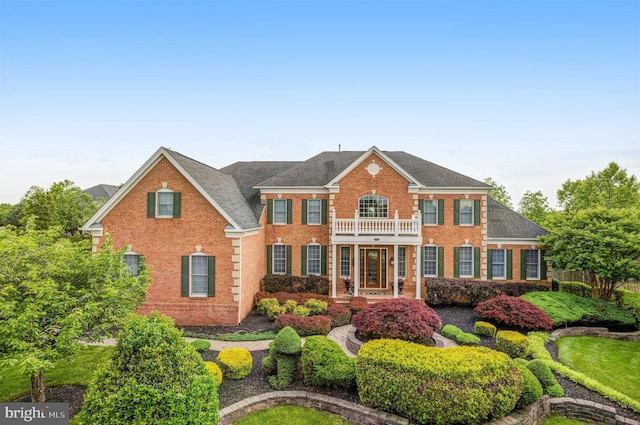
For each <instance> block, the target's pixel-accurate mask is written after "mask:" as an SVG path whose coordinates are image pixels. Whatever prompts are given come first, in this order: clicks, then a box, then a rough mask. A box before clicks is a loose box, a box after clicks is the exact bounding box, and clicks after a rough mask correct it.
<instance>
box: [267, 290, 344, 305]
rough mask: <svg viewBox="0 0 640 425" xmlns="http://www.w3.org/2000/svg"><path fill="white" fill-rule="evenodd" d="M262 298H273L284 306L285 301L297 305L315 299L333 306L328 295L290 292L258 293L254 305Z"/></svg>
mask: <svg viewBox="0 0 640 425" xmlns="http://www.w3.org/2000/svg"><path fill="white" fill-rule="evenodd" d="M263 298H275V299H276V300H278V303H279V304H284V303H286V302H287V300H294V301H295V302H297V303H298V304H304V303H305V302H307V300H309V299H311V298H313V299H316V300H318V301H324V302H326V303H327V304H333V302H334V301H333V299H332V298H330V297H329V296H328V295H320V294H313V293H309V292H302V293H292V292H265V291H259V292H257V293H256V304H257V303H259V302H260V300H262V299H263Z"/></svg>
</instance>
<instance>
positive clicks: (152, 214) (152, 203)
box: [147, 192, 156, 218]
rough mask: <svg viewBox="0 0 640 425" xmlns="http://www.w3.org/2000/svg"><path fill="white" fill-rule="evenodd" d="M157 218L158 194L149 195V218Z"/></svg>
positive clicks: (150, 193)
mask: <svg viewBox="0 0 640 425" xmlns="http://www.w3.org/2000/svg"><path fill="white" fill-rule="evenodd" d="M155 216H156V193H155V192H149V193H147V218H155Z"/></svg>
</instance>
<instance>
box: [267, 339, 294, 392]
mask: <svg viewBox="0 0 640 425" xmlns="http://www.w3.org/2000/svg"><path fill="white" fill-rule="evenodd" d="M269 347H270V348H269V356H268V357H265V358H264V359H263V360H262V366H263V367H264V368H265V370H266V371H267V373H269V374H272V376H270V377H269V384H270V385H271V386H272V387H273V388H276V389H282V388H286V387H288V386H289V385H291V384H292V383H293V380H294V377H295V372H296V367H297V365H298V360H299V359H300V352H301V351H302V347H301V346H300V335H298V334H297V333H296V331H294V330H293V328H290V327H286V328H283V329H282V330H281V331H280V332H278V335H276V337H275V339H274V340H273V341H272V342H271V344H269ZM273 373H275V375H273Z"/></svg>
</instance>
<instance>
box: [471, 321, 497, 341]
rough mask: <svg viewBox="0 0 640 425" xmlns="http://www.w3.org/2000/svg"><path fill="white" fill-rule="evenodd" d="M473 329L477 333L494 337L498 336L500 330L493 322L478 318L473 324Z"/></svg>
mask: <svg viewBox="0 0 640 425" xmlns="http://www.w3.org/2000/svg"><path fill="white" fill-rule="evenodd" d="M473 331H474V332H475V333H476V335H482V336H488V337H489V338H493V337H494V336H496V332H497V331H498V330H497V329H496V327H495V326H494V325H493V324H492V323H489V322H483V321H482V320H478V321H477V322H475V323H474V324H473Z"/></svg>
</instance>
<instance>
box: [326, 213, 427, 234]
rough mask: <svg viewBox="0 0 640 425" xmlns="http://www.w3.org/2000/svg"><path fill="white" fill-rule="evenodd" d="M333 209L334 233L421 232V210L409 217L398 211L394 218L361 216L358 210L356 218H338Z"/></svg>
mask: <svg viewBox="0 0 640 425" xmlns="http://www.w3.org/2000/svg"><path fill="white" fill-rule="evenodd" d="M335 214H336V213H335V211H332V213H331V215H332V217H331V218H332V220H331V223H332V233H333V234H334V235H353V236H359V235H394V236H401V235H403V236H404V235H411V236H419V235H420V234H421V233H420V232H421V229H420V226H421V223H420V212H418V215H417V216H416V215H413V216H411V218H409V219H401V218H399V217H398V211H396V212H395V214H394V218H361V217H359V216H358V211H357V210H356V212H355V214H354V218H336V215H335Z"/></svg>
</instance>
